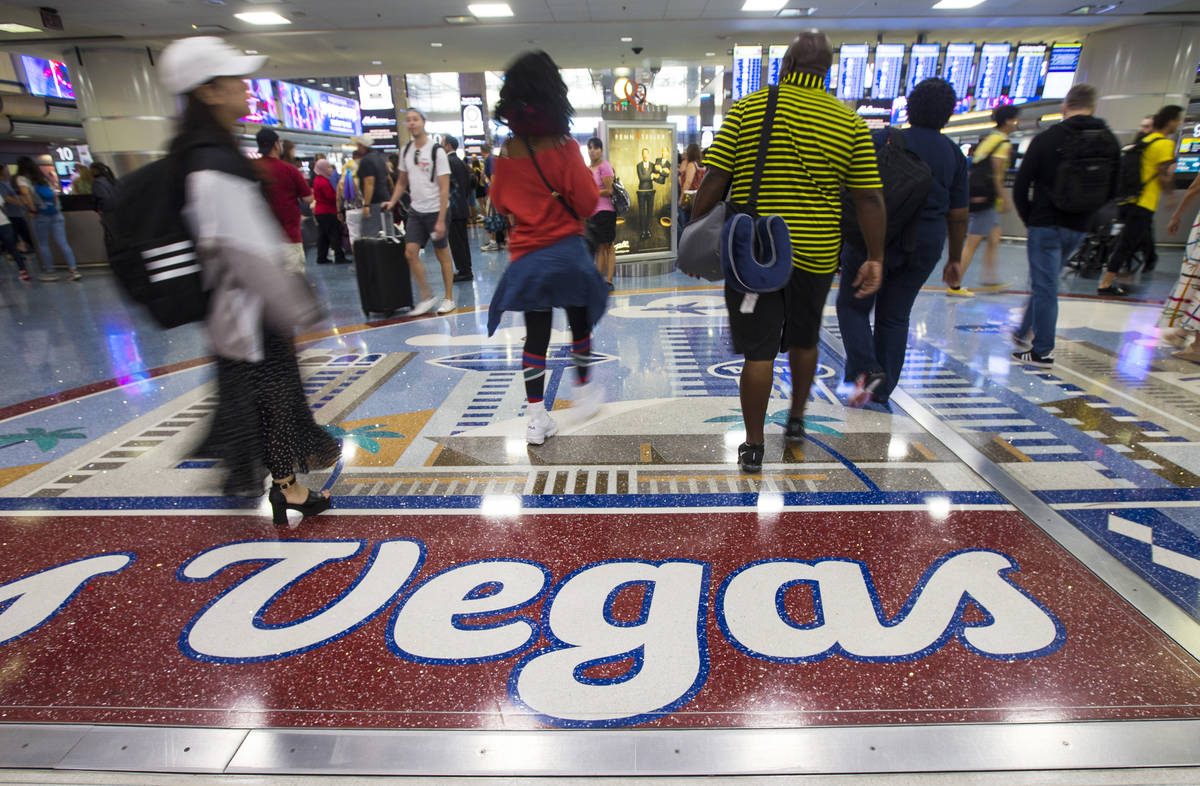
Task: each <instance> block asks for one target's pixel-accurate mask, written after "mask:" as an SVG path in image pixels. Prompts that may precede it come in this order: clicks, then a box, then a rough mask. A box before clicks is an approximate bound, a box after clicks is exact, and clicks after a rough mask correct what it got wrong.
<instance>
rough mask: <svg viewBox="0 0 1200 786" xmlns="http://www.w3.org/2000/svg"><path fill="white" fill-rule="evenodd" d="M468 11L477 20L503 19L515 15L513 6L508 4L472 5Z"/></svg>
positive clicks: (468, 7)
mask: <svg viewBox="0 0 1200 786" xmlns="http://www.w3.org/2000/svg"><path fill="white" fill-rule="evenodd" d="M467 10H468V11H470V12H471V16H474V17H475V18H476V19H502V18H504V17H509V16H512V15H513V10H512V6H510V5H509V4H508V3H471V4H470V5H468V6H467Z"/></svg>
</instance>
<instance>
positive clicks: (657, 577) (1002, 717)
mask: <svg viewBox="0 0 1200 786" xmlns="http://www.w3.org/2000/svg"><path fill="white" fill-rule="evenodd" d="M0 533H2V535H3V537H2V538H0V541H2V545H3V549H2V550H0V581H4V582H10V583H9V584H7V585H5V586H3V587H0V592H2V593H3V594H0V601H3V602H4V603H6V604H8V605H6V606H3V608H2V610H0V633H2V635H0V639H7V638H10V637H12V636H14V635H16V636H18V637H17V638H15V639H12V640H10V641H9V642H8V643H6V644H3V645H2V646H0V705H2V707H0V718H2V719H3V720H6V721H54V722H89V723H143V724H190V725H205V726H237V727H245V726H252V727H259V726H326V727H455V728H538V727H543V726H546V725H554V726H586V725H600V726H611V725H630V724H639V723H642V724H647V725H653V726H663V727H722V726H726V727H736V726H800V725H828V724H890V723H911V722H922V723H941V722H1004V721H1008V722H1018V721H1057V720H1090V719H1120V718H1196V717H1200V664H1198V663H1197V661H1195V660H1194V659H1193V658H1191V657H1190V656H1189V655H1187V654H1186V653H1185V652H1184V651H1183V650H1181V649H1180V648H1179V647H1177V646H1176V645H1175V644H1174V643H1173V642H1172V641H1171V640H1170V639H1168V638H1167V637H1166V636H1164V635H1163V634H1162V633H1161V632H1159V631H1158V630H1157V629H1156V628H1154V627H1153V626H1152V625H1150V624H1149V623H1148V622H1147V621H1146V620H1145V619H1144V618H1143V617H1141V615H1139V614H1138V613H1137V612H1136V611H1134V610H1133V609H1132V608H1130V607H1129V606H1128V605H1127V604H1126V603H1125V602H1124V601H1122V600H1121V599H1120V598H1118V597H1117V596H1116V595H1115V594H1113V593H1112V592H1111V591H1110V590H1108V589H1107V588H1106V587H1105V586H1104V585H1102V584H1101V583H1100V582H1099V581H1098V580H1097V579H1096V578H1095V577H1093V576H1092V575H1091V574H1090V573H1089V572H1088V571H1087V570H1086V569H1084V568H1083V567H1081V566H1080V565H1079V564H1078V563H1077V562H1076V561H1075V560H1074V559H1073V558H1071V557H1070V556H1068V555H1067V554H1066V553H1065V552H1064V551H1063V550H1061V549H1060V548H1058V547H1057V546H1056V545H1055V544H1053V543H1052V542H1051V541H1050V540H1048V539H1047V538H1046V537H1045V536H1044V535H1043V534H1042V533H1041V532H1040V531H1039V530H1037V529H1036V528H1035V527H1033V526H1032V525H1031V524H1030V523H1029V522H1028V521H1026V520H1025V519H1024V518H1023V517H1022V516H1021V515H1019V514H1017V513H1015V512H1009V511H999V512H997V511H963V512H954V513H951V514H950V515H949V517H948V518H945V519H943V520H936V519H934V518H931V517H929V516H928V515H926V514H925V513H923V512H919V511H862V510H849V511H839V512H791V511H789V512H786V513H783V514H780V515H778V516H773V517H769V516H767V517H764V516H759V515H756V514H754V513H703V514H690V513H688V514H682V513H681V514H636V513H600V514H574V513H572V514H554V515H528V516H521V517H520V518H509V519H486V518H482V517H479V516H475V515H465V516H443V515H421V516H388V515H378V516H347V515H325V516H322V517H320V518H319V519H316V520H313V521H310V522H307V523H305V524H304V525H303V526H302V528H300V529H298V530H295V532H294V534H296V535H297V536H298V537H297V538H296V540H297V541H302V542H301V543H282V544H281V543H279V542H278V541H275V540H273V538H274V537H275V532H274V530H273V529H272V528H271V527H270V525H269V524H268V523H266V521H265V520H264V519H262V518H250V517H235V516H207V515H201V516H195V517H191V518H189V517H183V516H160V517H155V516H111V517H95V518H90V517H88V518H84V517H53V516H46V517H41V516H30V517H26V518H17V517H10V518H5V519H2V520H0ZM364 537H368V538H369V540H368V541H367V542H366V545H365V547H363V548H362V550H361V551H360V552H359V553H358V554H357V555H356V556H353V557H352V558H350V559H342V560H340V561H332V562H326V563H325V564H323V565H320V562H321V560H322V559H328V558H330V557H331V556H332V557H339V556H342V555H344V554H347V553H350V552H351V551H352V550H353V547H352V546H346V545H345V543H344V541H346V540H350V541H353V540H355V539H359V538H364ZM391 539H409V540H408V541H400V542H396V543H389V544H386V545H385V546H382V547H380V546H379V544H380V542H381V541H387V540H391ZM414 540H415V541H419V542H420V543H421V544H423V546H424V564H423V565H422V566H421V567H420V568H419V570H418V571H417V573H416V575H415V578H413V579H412V580H410V581H407V582H406V581H405V579H406V578H408V573H409V570H408V569H409V568H411V566H412V561H413V559H414V558H415V556H416V555H417V552H418V546H417V544H415V543H413V542H412V541H414ZM243 541H248V542H249V543H248V544H247V545H243V546H237V547H231V549H229V550H227V551H217V552H210V553H209V554H208V555H207V556H205V557H204V558H202V559H200V560H198V561H196V562H195V563H193V564H192V566H191V567H190V568H189V570H190V571H191V577H190V578H189V577H188V576H184V575H182V574H181V573H180V569H181V567H182V566H184V564H185V563H187V562H188V561H189V559H191V558H193V557H194V556H195V555H197V554H199V553H200V552H205V551H208V550H211V549H214V548H215V547H219V546H222V545H223V544H229V543H237V542H243ZM375 549H378V552H377V554H376V556H375V557H374V558H373V562H372V564H371V565H370V569H369V570H367V567H368V561H369V559H372V557H371V555H372V553H373V550H375ZM304 550H307V551H309V552H312V553H315V554H316V556H315V557H312V558H311V561H310V563H309V567H311V566H312V565H319V567H317V568H316V569H315V570H313V571H312V572H310V573H308V575H306V576H303V577H302V578H299V579H298V580H297V581H296V582H295V583H294V584H292V585H291V586H290V587H289V588H287V589H286V591H282V594H278V593H279V591H280V590H282V589H283V587H282V583H283V582H282V581H281V580H280V581H276V580H275V579H273V578H272V577H273V576H276V575H282V574H283V573H285V572H287V571H288V570H290V569H291V566H292V565H294V564H298V563H299V561H300V560H301V559H302V558H304V556H303V555H302V554H301V552H302V551H304ZM112 552H131V553H133V554H136V559H135V560H134V561H133V562H132V563H131V564H129V565H128V566H127V567H125V568H124V569H122V570H119V571H118V572H115V573H108V574H106V575H99V576H96V577H95V578H91V579H89V580H86V581H84V583H83V587H82V589H81V590H80V591H79V593H78V594H77V595H76V596H74V597H73V599H71V600H70V601H69V602H67V603H66V604H65V605H63V606H62V607H61V609H59V610H58V611H57V613H54V614H53V615H52V616H50V617H49V619H48V620H47V621H46V622H45V623H44V624H43V625H41V626H40V627H36V628H33V629H32V631H31V632H28V633H25V634H24V635H20V634H21V631H23V630H25V629H27V628H30V627H31V626H33V625H35V624H36V623H37V622H39V621H40V620H41V619H42V618H44V617H46V615H47V614H49V613H50V612H51V611H53V609H54V608H56V607H57V606H58V605H59V603H60V602H61V600H62V598H65V597H66V596H68V595H70V593H71V591H72V590H73V589H74V587H75V584H77V583H78V581H80V580H82V579H71V578H68V577H67V575H66V574H67V573H68V572H70V571H72V570H75V571H77V572H79V571H82V572H83V573H86V568H85V567H84V566H82V565H75V566H73V567H67V568H63V569H62V570H58V571H48V570H47V569H49V568H52V567H54V566H58V565H64V564H65V563H71V562H72V561H76V560H82V559H84V558H88V557H92V556H94V555H98V554H103V553H112ZM233 552H237V553H233ZM960 552H961V553H960ZM994 552H998V553H994ZM956 555H957V556H956ZM406 560H407V562H406ZM480 560H505V561H525V562H522V563H513V562H505V563H503V564H497V563H490V564H484V565H467V564H466V563H474V562H477V561H480ZM763 560H792V561H793V562H785V563H778V562H775V563H766V564H765V567H760V568H759V569H758V570H757V571H755V569H754V568H748V569H744V570H739V569H743V568H744V566H747V565H749V564H750V563H757V562H759V561H763ZM1009 560H1011V561H1012V562H1013V563H1015V565H1016V566H1017V569H1015V570H1011V571H1008V572H1004V571H1003V570H1002V568H1003V567H1004V566H1006V565H1007V564H1008V561H1009ZM121 561H122V559H121V558H119V557H118V558H113V559H112V560H110V562H112V563H113V564H111V565H98V567H100V568H101V569H104V570H112V569H113V567H114V566H117V567H119V565H117V563H120V562H121ZM224 561H230V562H236V564H231V565H230V566H229V567H227V568H225V569H223V570H218V569H217V568H219V567H220V565H222V564H224ZM849 561H857V562H859V563H862V564H863V565H864V566H865V568H866V570H867V571H868V572H869V577H870V581H869V582H867V583H864V581H863V580H862V579H861V578H859V579H857V580H856V579H855V576H861V575H862V573H861V571H858V569H857V566H856V564H855V563H854V562H849ZM601 562H606V563H607V564H605V565H595V563H601ZM802 562H803V563H808V564H807V565H805V564H800V563H802ZM529 563H540V565H542V566H544V567H545V569H546V570H547V571H548V572H549V574H550V575H551V576H552V578H551V579H550V580H549V582H548V584H547V587H546V589H545V591H544V592H543V593H539V592H538V589H539V586H538V585H539V584H540V582H541V581H542V578H539V572H540V568H539V567H538V565H536V564H529ZM646 563H662V564H646ZM697 563H702V564H697ZM589 565H591V566H593V567H590V568H589V567H588V566H589ZM455 566H458V569H457V571H453V572H447V573H440V572H442V571H446V570H447V569H449V568H452V567H455ZM706 566H707V568H706ZM297 570H300V569H297ZM36 571H43V572H42V573H40V574H38V577H37V578H35V579H31V580H29V581H27V582H26V583H24V584H21V585H15V584H12V583H11V582H13V581H14V580H16V579H19V578H21V577H23V576H28V575H30V574H31V573H33V572H36ZM205 571H208V572H210V573H212V574H213V577H212V578H211V579H208V580H195V579H196V578H197V577H199V576H202V575H205ZM439 573H440V576H439V579H438V581H437V582H434V583H432V584H422V582H424V581H426V580H427V579H429V578H430V577H432V576H434V575H435V574H439ZM766 573H772V576H766V575H765V574H766ZM360 574H363V575H362V580H361V581H359V582H358V583H357V584H356V580H358V579H359V578H360ZM731 574H736V575H737V577H738V578H736V579H732V580H730V581H729V582H728V586H727V587H723V585H725V584H726V581H727V579H728V578H729V577H730V576H731ZM1002 574H1003V575H1002ZM541 575H542V576H543V577H544V574H541ZM754 577H760V578H761V579H762V580H761V581H755V580H754ZM780 577H782V579H781V578H780ZM805 577H807V579H806V578H805ZM814 577H815V578H814ZM818 579H819V584H814V583H813V582H814V581H817V580H818ZM497 581H500V582H502V583H496V582H497ZM772 582H775V583H774V584H773V583H772ZM872 584H873V586H874V588H875V591H876V593H877V596H878V604H879V607H880V612H879V613H880V614H881V615H882V621H876V620H873V619H869V618H864V617H863V616H861V615H862V613H863V610H864V609H866V610H867V611H868V612H869V611H870V606H869V604H868V601H869V600H870V598H869V595H868V594H867V590H868V589H869V588H870V586H871V585H872ZM235 585H236V588H235ZM352 585H354V586H353V589H348V588H351V587H352ZM401 585H403V587H404V589H403V591H402V592H403V595H404V596H408V594H409V593H410V592H412V593H413V594H412V596H411V599H408V598H407V597H406V598H405V600H404V603H405V604H406V605H405V610H404V613H402V614H400V615H399V625H398V626H397V632H396V635H395V637H394V639H395V641H394V642H393V641H390V639H389V630H390V628H391V627H392V625H393V618H394V616H395V610H396V608H397V606H398V603H399V601H397V600H395V599H394V592H395V589H396V588H397V587H400V586H401ZM414 587H417V589H416V591H415V592H414V591H413V588H414ZM814 587H817V589H813V588H814ZM231 588H235V589H232V590H231V591H230V592H229V593H228V594H226V595H224V596H222V593H223V592H224V591H226V590H230V589H231ZM464 588H465V589H464ZM1018 588H1019V589H1018ZM963 592H967V593H969V595H970V597H969V598H967V599H966V600H964V601H963V603H962V604H961V605H958V601H959V598H960V597H962V596H963ZM343 593H346V594H345V595H344V597H343ZM274 595H277V598H276V599H275V600H274V601H273V602H271V603H270V604H268V608H267V610H266V611H265V612H263V613H262V614H261V618H260V619H257V621H254V617H255V614H256V612H257V611H258V608H259V605H261V604H262V603H266V602H267V599H268V598H271V597H272V596H274ZM368 595H372V597H371V598H366V596H368ZM218 596H221V598H220V600H216V599H218ZM14 597H15V599H14ZM531 597H533V598H534V599H533V600H532V602H531V603H528V604H527V605H524V607H523V608H516V609H512V610H509V611H503V612H500V613H490V614H489V613H486V612H485V613H482V614H479V615H478V616H471V615H472V614H473V613H475V612H478V611H479V610H480V609H484V608H488V607H490V608H493V609H494V608H498V607H501V606H519V605H521V604H522V603H523V602H524V601H526V600H528V599H529V598H531ZM381 599H382V600H381ZM773 603H777V604H778V606H779V608H774V607H773ZM47 604H49V605H47ZM330 604H333V605H332V608H331V609H330V610H329V611H328V612H327V613H325V614H324V615H321V614H319V612H321V611H322V610H323V609H324V608H325V607H326V606H327V605H330ZM864 604H868V605H864ZM947 604H948V605H947ZM380 606H382V608H381V609H380V610H379V611H378V612H376V609H378V608H379V607H380ZM547 606H549V607H551V608H552V609H553V610H552V611H551V612H550V613H549V614H548V615H545V616H543V612H545V610H546V607H547ZM956 606H957V608H956ZM39 609H40V610H39ZM372 612H376V613H375V616H373V617H371V618H370V619H369V621H367V622H365V624H361V626H360V627H355V626H356V625H358V624H359V623H360V622H361V620H362V619H363V618H364V617H369V616H370V614H371V613H372ZM452 614H459V615H460V616H454V617H452V616H451V615H452ZM781 614H782V615H784V616H786V617H788V618H789V619H788V621H786V622H785V621H784V620H783V618H782V617H781V616H780V615H781ZM39 615H40V616H39ZM310 615H311V616H312V617H313V619H312V620H309V624H310V625H315V626H318V627H320V628H321V629H320V630H315V631H314V632H312V633H311V635H309V636H308V638H307V639H306V638H305V636H300V635H296V636H293V635H292V633H293V631H294V629H292V630H287V629H283V633H279V632H278V631H279V630H280V629H279V628H278V626H286V625H288V624H290V623H292V622H296V621H299V620H302V619H303V618H307V617H309V616H310ZM856 615H857V616H856ZM518 617H526V618H528V619H529V620H530V622H520V621H519V620H518V621H517V622H515V623H514V622H513V620H516V619H517V618H518ZM197 618H199V621H198V622H196V625H195V626H194V627H191V625H192V623H193V622H194V621H196V620H197ZM314 621H315V622H314ZM505 621H508V622H509V624H508V625H503V624H500V623H504V622H505ZM989 622H990V623H993V624H991V626H990V627H989V626H988V623H989ZM318 623H319V625H317V624H318ZM301 624H304V623H303V622H302V623H301ZM534 627H536V628H537V632H536V633H535V634H534V635H535V636H536V641H529V642H528V643H523V642H525V640H526V639H527V638H529V637H528V636H526V635H525V634H526V633H528V631H529V630H530V629H531V628H534ZM344 629H351V632H349V633H348V634H346V635H344V636H342V637H340V638H334V635H335V634H337V633H339V632H340V631H342V630H344ZM547 629H549V632H550V633H552V634H554V636H555V637H556V638H555V639H554V640H551V639H550V638H549V637H548V635H547V634H548V630H547ZM835 631H840V633H839V632H835ZM289 636H290V637H291V638H288V637H289ZM284 639H287V641H288V644H287V646H289V647H290V646H295V647H296V648H299V649H306V651H301V652H297V653H296V654H292V655H285V656H283V657H278V658H273V657H272V656H271V655H270V652H271V650H270V648H271V647H272V646H274V645H275V644H278V643H279V642H280V641H283V640H284ZM331 639H332V640H331ZM734 640H736V641H738V642H739V643H738V645H737V646H735V645H734V644H733V643H731V642H732V641H734ZM322 642H324V643H322ZM571 645H575V646H571ZM263 647H266V650H267V651H268V654H267V655H264V654H263V652H264V650H263ZM547 647H550V648H551V649H554V650H555V651H554V652H553V653H550V652H547V651H544V650H545V649H546V648H547ZM755 647H760V648H763V649H769V648H778V649H779V652H777V653H776V654H777V656H778V657H779V658H783V659H788V660H791V661H794V662H778V661H772V660H767V659H765V658H764V657H762V655H761V653H759V654H758V655H755V654H751V652H750V651H752V650H755ZM422 648H424V649H422ZM806 648H808V649H806ZM414 649H415V650H420V651H421V652H423V653H425V661H426V662H416V661H415V660H414V659H413V658H415V656H414V655H413V654H411V652H412V651H413V650H414ZM785 650H786V652H785ZM185 651H188V652H190V653H191V654H185ZM274 652H276V653H278V650H274ZM437 653H441V655H442V656H452V657H456V658H458V659H459V660H460V661H463V662H457V663H445V662H440V663H439V662H431V661H432V660H433V659H434V657H435V656H437ZM488 657H495V658H496V659H493V660H483V659H485V658H488ZM239 658H243V659H246V660H247V661H250V662H229V661H230V660H236V659H239ZM255 659H257V660H255ZM470 660H475V661H480V660H482V661H483V662H466V661H470Z"/></svg>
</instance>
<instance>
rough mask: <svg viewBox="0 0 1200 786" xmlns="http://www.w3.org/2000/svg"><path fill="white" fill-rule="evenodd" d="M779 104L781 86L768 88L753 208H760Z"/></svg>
mask: <svg viewBox="0 0 1200 786" xmlns="http://www.w3.org/2000/svg"><path fill="white" fill-rule="evenodd" d="M778 104H779V86H778V85H771V86H770V87H768V88H767V108H766V110H764V112H763V131H762V132H760V133H759V135H758V158H757V159H756V160H755V162H754V180H753V181H752V183H751V186H750V199H749V201H748V204H749V205H750V206H751V207H755V208H757V206H758V190H759V188H760V187H761V186H762V179H763V170H764V169H765V168H766V166H767V152H768V150H769V148H770V146H771V136H772V135H773V134H774V132H775V108H776V106H777V105H778Z"/></svg>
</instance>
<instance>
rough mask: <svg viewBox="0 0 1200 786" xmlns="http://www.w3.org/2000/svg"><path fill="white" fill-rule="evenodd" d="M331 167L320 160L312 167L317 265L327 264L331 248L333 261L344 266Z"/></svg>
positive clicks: (326, 162) (344, 260)
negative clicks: (330, 176)
mask: <svg viewBox="0 0 1200 786" xmlns="http://www.w3.org/2000/svg"><path fill="white" fill-rule="evenodd" d="M332 172H333V165H332V164H330V163H329V162H328V161H326V160H325V159H323V158H322V159H321V160H320V161H318V162H317V163H316V166H314V167H313V173H314V174H315V177H313V217H314V218H316V219H317V231H318V233H319V234H318V236H317V264H318V265H325V264H328V263H329V249H330V247H331V246H332V248H333V255H334V260H335V261H336V262H337V263H338V264H339V265H344V264H346V251H345V249H343V248H342V223H341V222H340V221H338V217H337V192H336V191H334V190H333V183H330V182H329V175H330V174H331V173H332Z"/></svg>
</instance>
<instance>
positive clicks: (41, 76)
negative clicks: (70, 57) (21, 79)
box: [21, 55, 75, 101]
mask: <svg viewBox="0 0 1200 786" xmlns="http://www.w3.org/2000/svg"><path fill="white" fill-rule="evenodd" d="M21 67H22V68H23V69H24V70H25V87H27V88H29V92H30V93H31V94H32V95H35V96H43V97H45V98H69V99H71V100H72V101H74V100H75V88H74V87H73V86H72V85H71V77H70V75H69V74H68V73H67V66H66V65H65V64H63V63H60V62H58V61H57V60H43V59H42V58H40V57H33V56H32V55H21Z"/></svg>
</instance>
